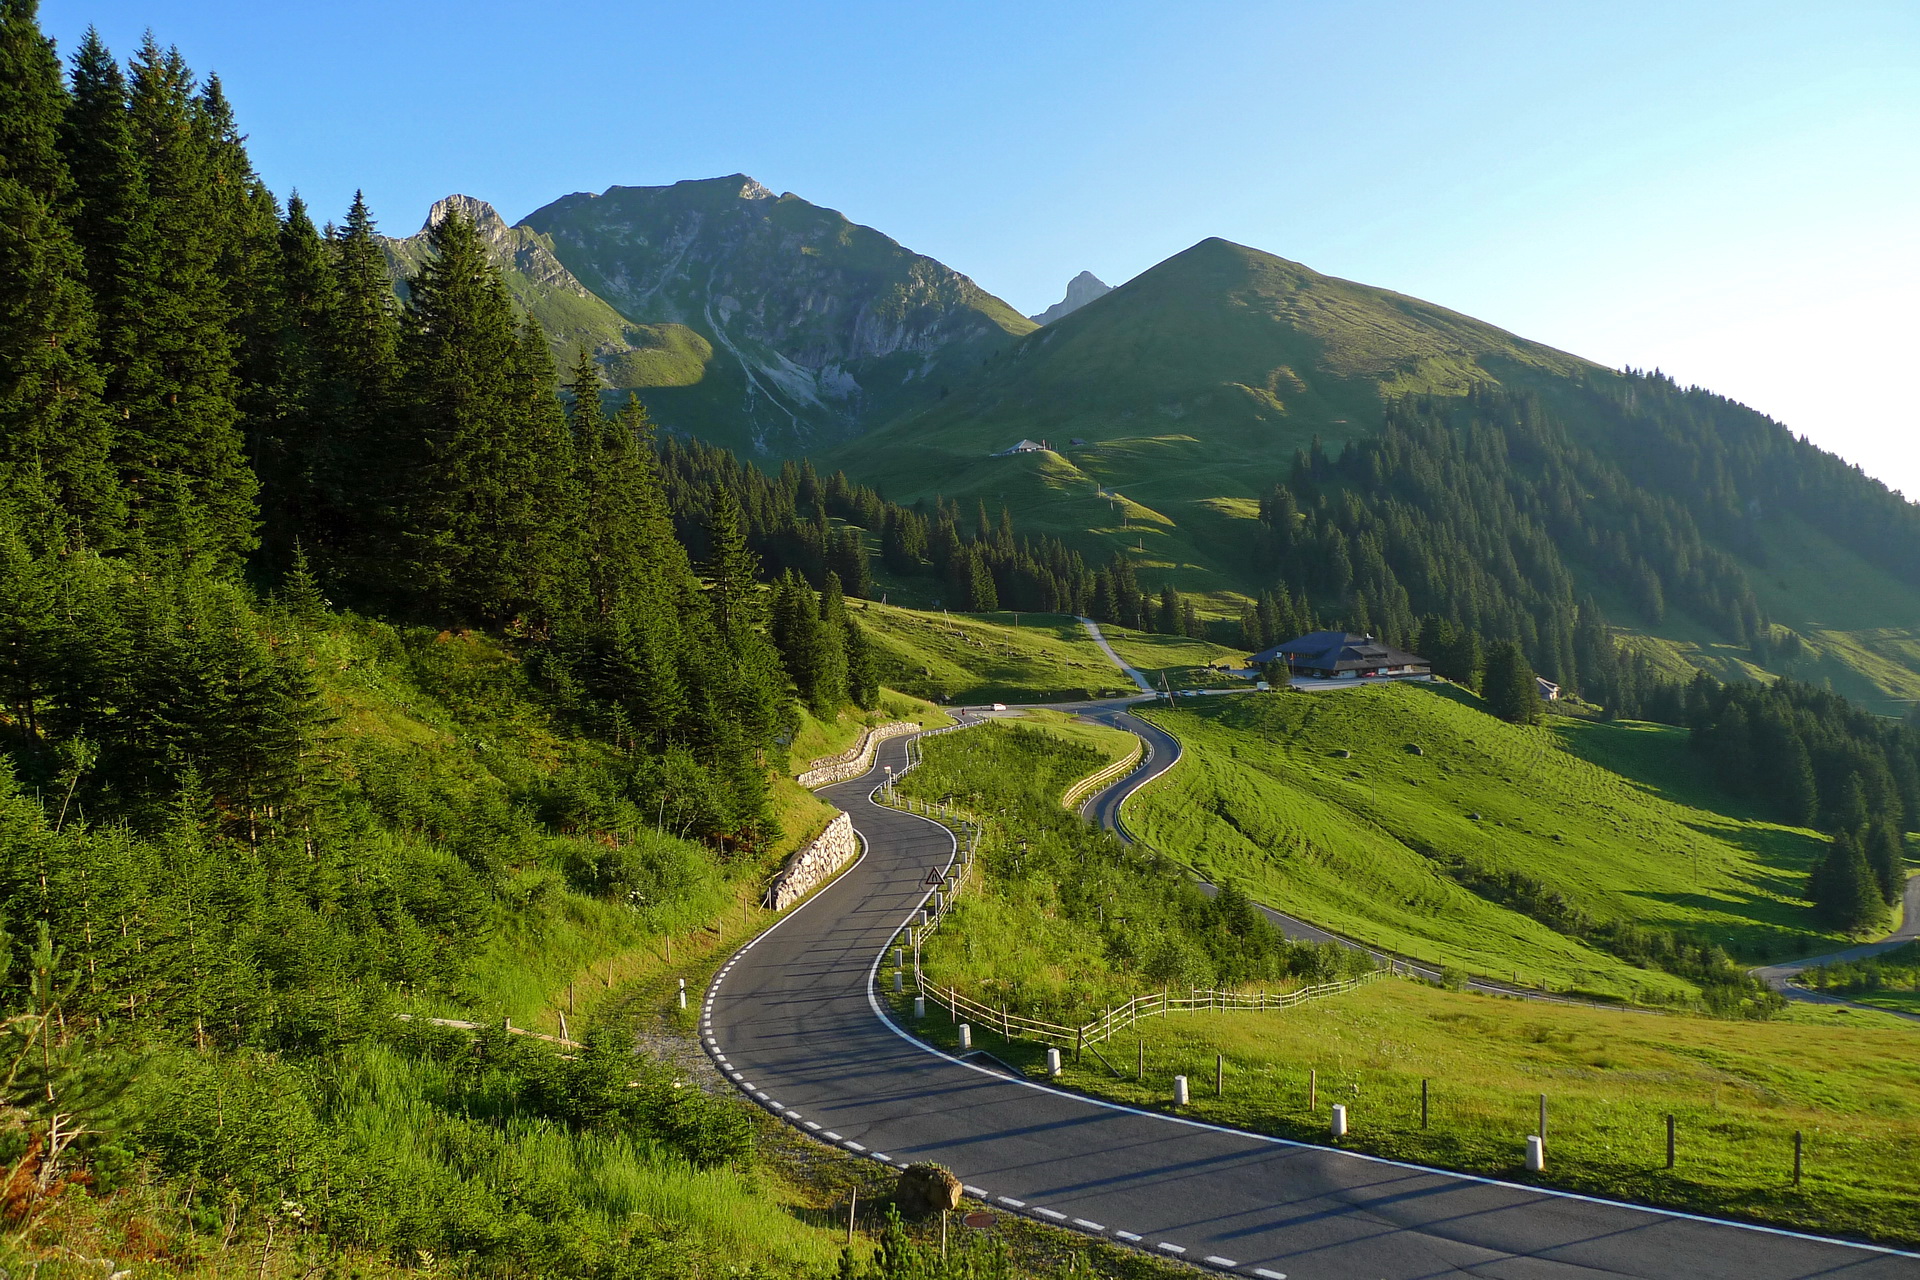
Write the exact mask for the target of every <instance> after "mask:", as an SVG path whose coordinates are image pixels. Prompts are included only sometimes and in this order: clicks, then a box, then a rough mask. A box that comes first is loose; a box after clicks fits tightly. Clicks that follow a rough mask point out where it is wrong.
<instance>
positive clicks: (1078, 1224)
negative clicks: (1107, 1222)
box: [1073, 1218, 1106, 1231]
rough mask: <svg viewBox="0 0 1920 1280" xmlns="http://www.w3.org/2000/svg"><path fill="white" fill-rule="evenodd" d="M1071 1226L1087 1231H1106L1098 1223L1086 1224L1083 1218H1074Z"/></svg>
mask: <svg viewBox="0 0 1920 1280" xmlns="http://www.w3.org/2000/svg"><path fill="white" fill-rule="evenodd" d="M1073 1225H1074V1226H1076V1227H1085V1228H1086V1229H1087V1230H1089V1231H1105V1230H1106V1228H1105V1227H1103V1226H1101V1225H1100V1224H1099V1223H1097V1222H1088V1221H1087V1220H1086V1219H1085V1218H1075V1219H1074V1220H1073Z"/></svg>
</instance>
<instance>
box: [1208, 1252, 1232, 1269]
mask: <svg viewBox="0 0 1920 1280" xmlns="http://www.w3.org/2000/svg"><path fill="white" fill-rule="evenodd" d="M1200 1261H1202V1262H1205V1263H1207V1264H1209V1265H1211V1266H1215V1267H1237V1266H1239V1265H1240V1264H1239V1263H1237V1262H1235V1261H1234V1260H1233V1259H1232V1258H1223V1257H1221V1256H1220V1255H1219V1254H1217V1253H1210V1254H1208V1255H1207V1256H1206V1257H1204V1258H1202V1259H1200Z"/></svg>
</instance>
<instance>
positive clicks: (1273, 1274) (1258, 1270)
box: [1253, 1267, 1287, 1280]
mask: <svg viewBox="0 0 1920 1280" xmlns="http://www.w3.org/2000/svg"><path fill="white" fill-rule="evenodd" d="M1253 1274H1255V1275H1257V1276H1259V1277H1260V1280H1287V1273H1286V1272H1284V1271H1269V1270H1267V1269H1266V1268H1265V1267H1255V1268H1254V1269H1253Z"/></svg>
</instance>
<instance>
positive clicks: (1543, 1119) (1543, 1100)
mask: <svg viewBox="0 0 1920 1280" xmlns="http://www.w3.org/2000/svg"><path fill="white" fill-rule="evenodd" d="M1546 1140H1547V1095H1546V1094H1544V1093H1543V1094H1541V1095H1540V1141H1541V1143H1542V1144H1543V1145H1544V1144H1545V1143H1546Z"/></svg>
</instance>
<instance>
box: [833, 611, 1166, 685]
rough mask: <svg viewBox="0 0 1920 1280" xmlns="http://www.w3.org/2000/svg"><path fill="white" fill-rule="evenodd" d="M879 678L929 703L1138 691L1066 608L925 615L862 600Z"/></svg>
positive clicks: (862, 617) (861, 616)
mask: <svg viewBox="0 0 1920 1280" xmlns="http://www.w3.org/2000/svg"><path fill="white" fill-rule="evenodd" d="M855 616H856V617H857V618H858V619H859V621H860V624H861V625H862V626H864V627H866V629H867V634H868V636H869V637H870V638H871V639H872V642H873V647H874V656H875V658H876V659H877V661H878V663H879V668H880V678H881V679H882V680H883V681H885V682H886V684H887V685H888V686H889V687H891V688H896V689H901V690H904V691H906V692H908V693H911V694H913V695H914V696H916V697H920V698H926V699H928V700H930V701H935V702H939V701H946V702H950V703H970V702H973V703H978V702H1059V701H1065V700H1069V699H1074V698H1089V697H1107V696H1114V695H1119V694H1124V693H1132V692H1135V690H1134V688H1133V686H1132V684H1131V683H1129V682H1128V681H1127V680H1126V678H1125V677H1123V676H1122V675H1121V674H1120V672H1119V670H1118V669H1117V668H1116V667H1115V666H1114V665H1113V664H1112V663H1111V662H1109V661H1108V660H1107V656H1106V655H1105V654H1104V653H1101V652H1100V649H1099V647H1098V646H1096V645H1095V644H1094V643H1093V641H1092V640H1091V639H1090V638H1089V637H1088V636H1087V633H1086V631H1085V629H1084V628H1082V627H1081V625H1080V623H1079V622H1078V621H1077V620H1076V619H1074V618H1070V617H1068V616H1066V615H1065V614H1045V613H1041V614H1036V613H1026V614H1021V615H1020V625H1019V626H1017V627H1016V626H1014V625H1013V615H1012V614H1010V613H997V614H984V615H978V614H966V613H953V614H947V613H928V612H922V611H920V610H917V609H902V608H899V607H897V606H893V605H883V604H877V603H875V602H873V601H867V602H865V603H864V604H863V605H862V606H861V607H860V609H859V612H858V613H857V614H856V615H855Z"/></svg>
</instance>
